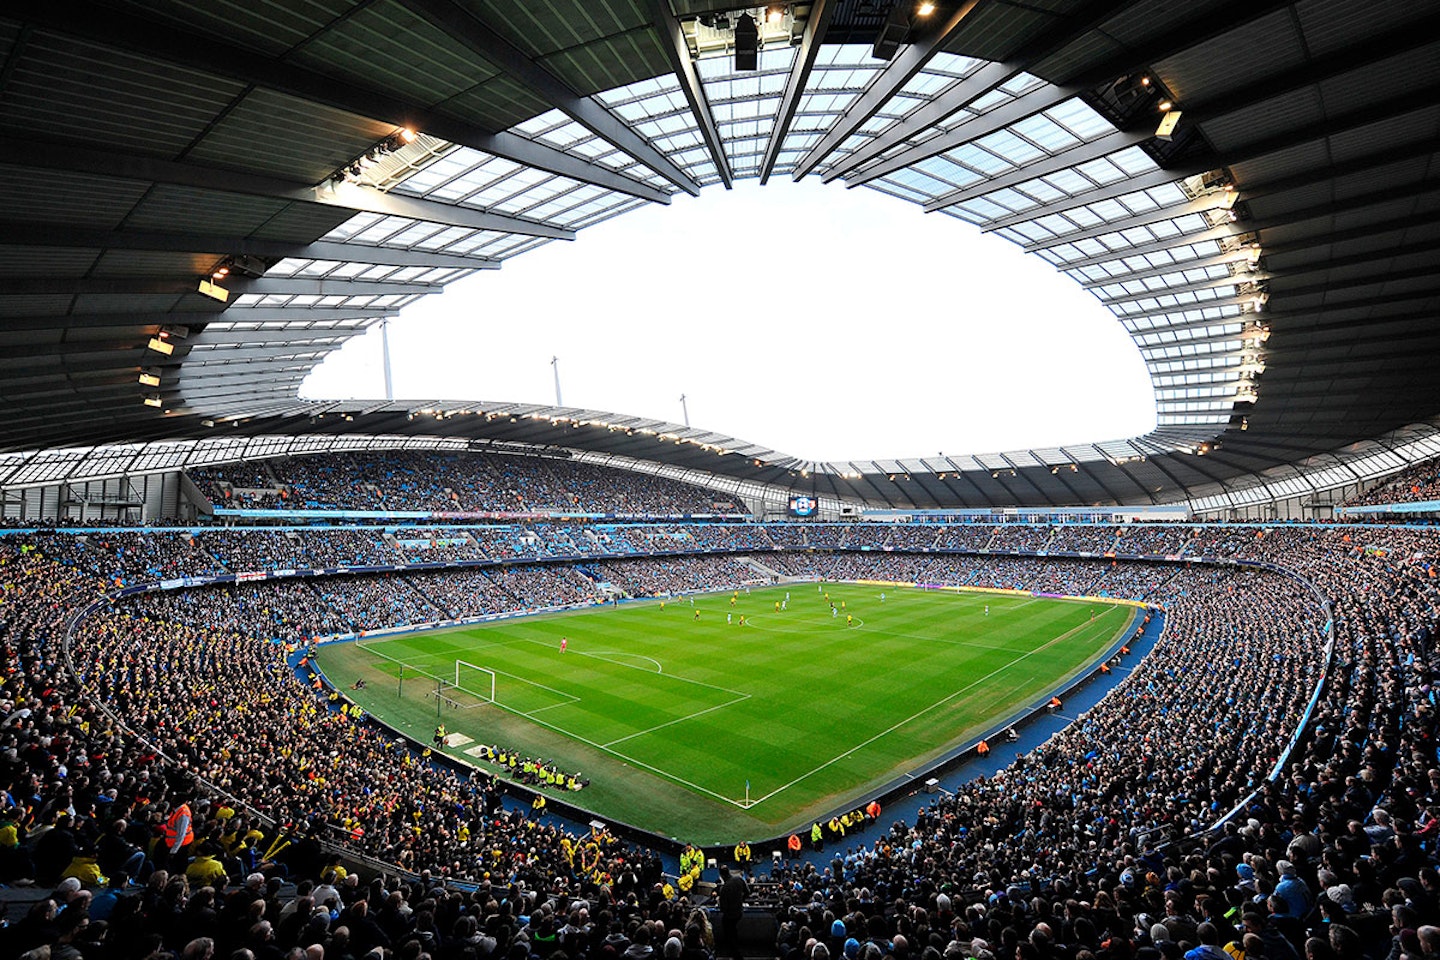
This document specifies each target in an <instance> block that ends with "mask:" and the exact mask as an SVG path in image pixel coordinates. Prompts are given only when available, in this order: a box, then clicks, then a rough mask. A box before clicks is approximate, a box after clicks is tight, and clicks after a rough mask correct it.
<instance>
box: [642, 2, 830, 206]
mask: <svg viewBox="0 0 1440 960" xmlns="http://www.w3.org/2000/svg"><path fill="white" fill-rule="evenodd" d="M650 8H651V17H652V19H653V20H654V21H655V29H657V30H659V31H660V34H661V39H660V46H661V47H662V48H663V49H664V51H665V56H666V57H667V58H668V59H669V60H670V69H671V71H672V72H673V73H674V74H675V79H676V81H677V82H678V83H679V84H680V92H681V93H683V94H685V102H686V103H688V104H689V105H690V113H691V115H692V116H693V117H694V118H695V126H696V127H697V128H699V130H700V139H701V140H703V141H704V142H705V149H706V150H708V151H709V152H710V162H711V163H713V164H715V172H716V173H718V174H719V175H720V182H721V183H723V184H725V189H726V190H729V189H730V188H731V187H733V186H734V185H735V174H734V173H733V172H732V171H731V170H730V160H729V158H728V157H726V156H725V141H724V139H723V138H722V137H721V136H720V128H719V127H717V126H716V125H715V114H714V113H713V112H712V111H711V110H710V101H709V99H708V98H707V97H706V96H705V85H704V84H703V83H701V82H700V74H699V72H698V71H696V69H695V62H694V61H693V60H691V59H690V45H689V44H688V43H686V42H685V31H684V29H682V28H681V26H680V21H679V20H677V19H676V18H675V15H674V14H673V13H671V11H670V3H669V0H650ZM810 15H811V16H812V17H813V16H814V15H815V14H814V10H813V8H812V11H811V14H810ZM761 182H762V183H763V182H764V181H763V180H762V181H761Z"/></svg>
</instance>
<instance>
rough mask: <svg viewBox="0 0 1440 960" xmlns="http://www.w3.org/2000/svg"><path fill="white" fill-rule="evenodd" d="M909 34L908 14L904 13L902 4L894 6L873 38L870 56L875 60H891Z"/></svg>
mask: <svg viewBox="0 0 1440 960" xmlns="http://www.w3.org/2000/svg"><path fill="white" fill-rule="evenodd" d="M909 33H910V14H909V13H908V12H907V11H906V9H905V5H904V4H895V5H893V6H891V7H890V15H889V16H888V17H886V18H885V24H884V26H882V27H881V28H880V32H879V33H878V34H877V35H876V36H875V46H873V47H871V48H870V56H872V57H874V58H875V59H876V60H891V59H893V58H894V56H895V51H897V50H899V49H900V44H902V43H904V42H905V38H906V37H907V36H908V35H909Z"/></svg>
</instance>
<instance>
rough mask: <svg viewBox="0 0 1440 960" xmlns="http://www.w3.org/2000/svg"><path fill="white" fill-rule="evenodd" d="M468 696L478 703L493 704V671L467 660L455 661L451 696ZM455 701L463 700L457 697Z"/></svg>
mask: <svg viewBox="0 0 1440 960" xmlns="http://www.w3.org/2000/svg"><path fill="white" fill-rule="evenodd" d="M457 693H460V694H468V695H469V696H470V697H473V698H474V699H475V700H476V701H477V702H479V703H494V702H495V671H494V670H491V669H490V668H489V667H482V666H479V665H477V664H474V663H471V662H470V661H468V660H456V661H455V683H454V685H453V687H452V688H451V694H450V695H451V696H452V697H453V696H455V694H457ZM456 699H464V698H461V697H457V698H456Z"/></svg>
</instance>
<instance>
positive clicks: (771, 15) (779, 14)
mask: <svg viewBox="0 0 1440 960" xmlns="http://www.w3.org/2000/svg"><path fill="white" fill-rule="evenodd" d="M784 19H785V5H784V4H783V3H772V4H770V6H768V7H766V8H765V22H766V23H772V24H773V23H779V22H780V21H782V20H784Z"/></svg>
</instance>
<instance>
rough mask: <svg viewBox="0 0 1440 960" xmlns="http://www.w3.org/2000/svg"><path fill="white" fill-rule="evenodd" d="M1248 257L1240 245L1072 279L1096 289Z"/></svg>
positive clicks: (1245, 248)
mask: <svg viewBox="0 0 1440 960" xmlns="http://www.w3.org/2000/svg"><path fill="white" fill-rule="evenodd" d="M1249 259H1250V253H1249V248H1248V247H1240V248H1239V249H1237V250H1229V251H1227V252H1225V253H1217V254H1214V255H1212V256H1208V257H1197V258H1195V259H1192V260H1180V261H1177V262H1175V263H1167V264H1162V265H1160V266H1155V267H1147V268H1145V269H1144V270H1131V271H1128V272H1126V273H1117V274H1113V275H1111V276H1108V277H1102V278H1100V279H1098V280H1081V279H1080V278H1079V277H1076V278H1074V279H1076V280H1079V281H1080V286H1081V287H1083V288H1084V289H1086V290H1098V289H1099V288H1101V287H1108V286H1110V285H1111V284H1115V283H1127V282H1129V281H1131V280H1144V279H1147V278H1150V277H1163V276H1164V275H1165V274H1167V273H1182V272H1184V271H1186V270H1203V269H1205V268H1206V267H1223V266H1225V265H1226V264H1229V263H1236V262H1239V261H1242V260H1249ZM1107 262H1113V261H1107ZM1066 269H1069V268H1066Z"/></svg>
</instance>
